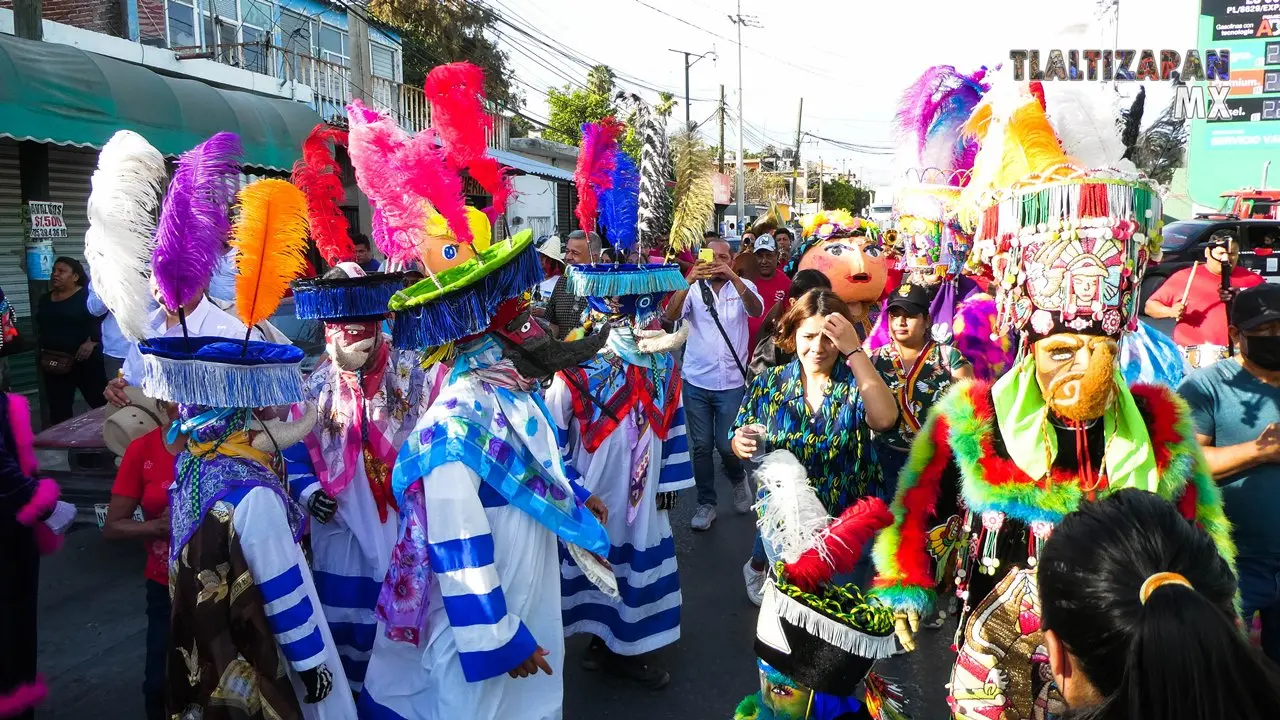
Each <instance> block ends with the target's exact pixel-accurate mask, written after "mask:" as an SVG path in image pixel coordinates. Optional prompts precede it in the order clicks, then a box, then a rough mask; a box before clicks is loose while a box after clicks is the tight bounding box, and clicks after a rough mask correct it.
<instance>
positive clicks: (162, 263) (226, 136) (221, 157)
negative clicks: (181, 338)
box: [151, 132, 242, 312]
mask: <svg viewBox="0 0 1280 720" xmlns="http://www.w3.org/2000/svg"><path fill="white" fill-rule="evenodd" d="M241 153H242V149H241V146H240V138H238V137H237V136H236V135H234V134H233V133H228V132H221V133H218V134H217V135H214V136H213V137H211V138H209V139H208V140H205V141H204V142H202V143H200V144H199V145H197V146H195V147H194V148H192V149H190V150H188V151H187V152H185V153H183V154H182V155H181V157H179V158H178V168H177V170H176V171H175V172H174V174H173V180H172V182H170V183H169V192H168V194H167V195H166V196H165V200H164V207H163V209H162V210H161V212H160V224H159V227H158V229H157V232H156V249H155V253H154V255H153V256H152V260H151V267H152V273H153V276H154V277H155V282H156V286H157V287H158V288H159V289H160V298H161V301H162V302H163V303H164V306H165V307H166V308H168V309H169V311H170V312H180V311H181V309H182V307H183V306H184V305H186V304H187V303H189V302H191V301H192V300H194V299H196V298H197V297H199V296H200V295H201V294H202V293H204V291H205V288H207V287H208V285H209V280H210V279H211V278H212V277H213V271H214V268H215V267H216V266H217V264H218V259H219V258H220V257H221V256H222V252H223V243H224V242H225V241H226V240H227V239H228V233H229V232H230V230H231V220H230V215H229V213H228V210H229V208H230V205H231V201H232V200H233V199H234V197H235V192H236V184H237V183H238V182H239V176H240V156H241Z"/></svg>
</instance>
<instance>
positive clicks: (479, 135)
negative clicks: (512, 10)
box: [423, 62, 511, 218]
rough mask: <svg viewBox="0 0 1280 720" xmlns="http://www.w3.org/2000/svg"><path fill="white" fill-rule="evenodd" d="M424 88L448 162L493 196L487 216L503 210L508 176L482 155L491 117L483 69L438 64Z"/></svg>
mask: <svg viewBox="0 0 1280 720" xmlns="http://www.w3.org/2000/svg"><path fill="white" fill-rule="evenodd" d="M423 91H424V93H425V94H426V96H427V100H429V101H430V102H431V126H432V127H433V128H435V130H436V132H437V133H438V134H439V135H440V139H441V140H443V141H444V144H445V152H446V153H447V154H448V156H449V160H450V162H452V163H453V164H454V165H455V166H456V167H458V168H459V169H464V170H466V171H467V172H468V173H470V175H471V177H472V178H474V179H475V181H476V182H477V183H480V186H481V187H483V188H484V189H485V190H486V191H488V193H489V194H490V195H492V196H493V206H492V208H491V209H489V210H486V212H487V213H489V214H490V218H493V217H496V216H497V215H500V214H502V213H503V212H505V211H506V209H507V200H508V199H509V198H510V197H511V178H510V176H508V175H507V173H506V172H505V171H504V168H503V167H502V165H500V164H499V163H498V161H497V160H494V159H493V158H491V157H488V156H486V155H485V151H486V145H487V142H486V137H487V136H488V133H489V132H490V131H492V130H493V117H492V116H490V115H489V113H488V112H487V111H486V110H485V107H484V101H485V94H484V70H482V69H480V68H479V67H477V66H475V65H472V64H471V63H465V62H456V63H449V64H448V65H439V66H437V67H435V68H434V69H433V70H432V71H431V72H430V73H428V74H427V80H426V83H425V84H424V86H423Z"/></svg>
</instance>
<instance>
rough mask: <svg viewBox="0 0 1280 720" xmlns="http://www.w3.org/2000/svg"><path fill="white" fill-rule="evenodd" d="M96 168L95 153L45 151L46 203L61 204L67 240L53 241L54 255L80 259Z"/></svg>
mask: <svg viewBox="0 0 1280 720" xmlns="http://www.w3.org/2000/svg"><path fill="white" fill-rule="evenodd" d="M97 165H98V151H96V150H82V149H80V148H63V147H50V148H49V200H50V201H52V202H60V203H62V219H63V221H64V222H66V224H67V237H65V238H62V239H58V240H54V241H53V254H54V255H55V256H57V255H70V256H71V257H73V258H75V259H77V260H80V261H83V260H84V234H85V233H86V232H88V230H89V217H88V208H89V189H90V184H89V178H90V177H92V176H93V171H94V169H95V168H96V167H97ZM92 274H93V271H92V270H90V275H92Z"/></svg>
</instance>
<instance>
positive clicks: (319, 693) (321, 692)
mask: <svg viewBox="0 0 1280 720" xmlns="http://www.w3.org/2000/svg"><path fill="white" fill-rule="evenodd" d="M298 679H299V680H302V686H303V687H305V688H306V689H307V696H306V697H305V698H304V699H303V702H305V703H307V704H308V705H315V704H316V703H318V702H320V701H321V700H324V699H325V698H327V697H329V693H330V692H331V691H332V690H333V673H332V672H330V671H329V668H328V667H326V666H325V665H323V664H321V665H320V666H319V667H314V668H311V669H310V670H303V671H302V672H300V673H298Z"/></svg>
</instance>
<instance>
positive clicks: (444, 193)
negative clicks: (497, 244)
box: [396, 132, 472, 243]
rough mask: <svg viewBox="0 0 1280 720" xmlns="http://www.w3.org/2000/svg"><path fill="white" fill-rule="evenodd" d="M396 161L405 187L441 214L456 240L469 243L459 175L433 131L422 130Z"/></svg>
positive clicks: (468, 227)
mask: <svg viewBox="0 0 1280 720" xmlns="http://www.w3.org/2000/svg"><path fill="white" fill-rule="evenodd" d="M396 163H397V164H398V166H399V167H400V168H402V169H403V182H404V185H405V189H407V190H408V191H410V192H412V193H414V194H415V195H417V196H419V197H421V198H423V199H425V200H426V201H427V202H429V203H431V207H433V208H435V210H436V212H438V213H440V214H441V215H443V216H444V219H445V221H446V222H447V223H449V229H450V230H452V231H453V235H454V237H456V238H457V239H458V241H459V242H465V243H469V242H471V240H472V235H471V225H470V224H469V223H468V222H467V199H466V196H465V195H464V194H463V190H462V178H461V177H459V176H458V173H457V172H456V171H455V170H454V168H453V166H451V165H450V164H449V160H448V158H447V157H445V153H444V149H443V148H441V147H440V145H439V144H438V143H437V142H436V139H435V136H434V133H431V132H421V133H418V134H417V135H416V136H414V137H413V138H412V139H411V140H410V141H409V142H408V143H407V144H406V145H405V146H404V148H402V149H401V150H400V152H398V153H396Z"/></svg>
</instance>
